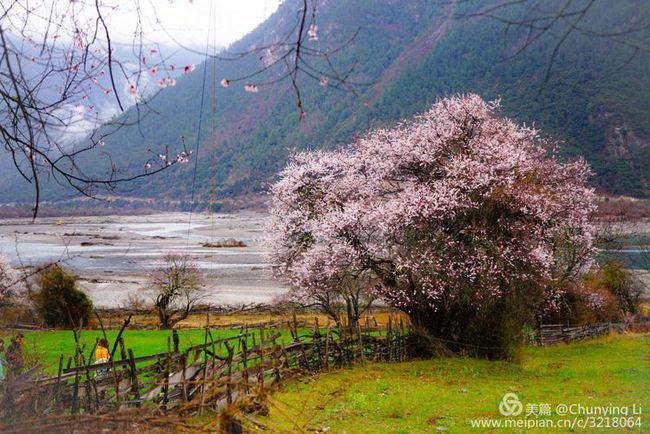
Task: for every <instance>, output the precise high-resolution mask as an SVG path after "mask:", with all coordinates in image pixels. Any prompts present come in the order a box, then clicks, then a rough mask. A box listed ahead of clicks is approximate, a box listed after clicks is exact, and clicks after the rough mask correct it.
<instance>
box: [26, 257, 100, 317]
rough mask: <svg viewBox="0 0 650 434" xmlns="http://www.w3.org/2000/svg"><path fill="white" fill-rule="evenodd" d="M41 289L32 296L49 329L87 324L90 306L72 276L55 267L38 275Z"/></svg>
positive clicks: (90, 311)
mask: <svg viewBox="0 0 650 434" xmlns="http://www.w3.org/2000/svg"><path fill="white" fill-rule="evenodd" d="M40 286H41V289H40V291H39V292H37V293H36V294H34V295H33V296H32V297H33V301H34V303H35V305H36V309H37V310H38V312H39V314H40V315H41V317H42V318H43V320H44V321H45V323H46V324H47V325H48V326H50V327H80V326H82V325H84V324H88V322H89V320H90V315H91V313H92V311H93V304H92V302H91V301H90V299H89V298H88V296H86V294H84V293H83V292H82V291H80V290H79V289H77V287H76V285H75V279H74V276H72V275H71V274H69V273H67V272H66V271H65V270H63V268H61V267H59V266H58V265H54V266H52V267H50V268H48V269H47V270H45V271H44V272H43V273H42V274H41V275H40Z"/></svg>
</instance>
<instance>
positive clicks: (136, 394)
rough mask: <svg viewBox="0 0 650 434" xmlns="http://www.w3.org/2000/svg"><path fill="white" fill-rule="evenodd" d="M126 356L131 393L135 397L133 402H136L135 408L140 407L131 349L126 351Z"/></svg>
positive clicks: (136, 373)
mask: <svg viewBox="0 0 650 434" xmlns="http://www.w3.org/2000/svg"><path fill="white" fill-rule="evenodd" d="M122 344H123V343H122ZM128 354H129V366H130V376H131V392H132V393H133V394H134V395H135V400H136V401H138V402H137V403H136V406H137V407H140V404H141V403H140V385H139V384H138V372H137V369H136V366H135V357H134V356H133V350H132V349H131V348H129V349H128Z"/></svg>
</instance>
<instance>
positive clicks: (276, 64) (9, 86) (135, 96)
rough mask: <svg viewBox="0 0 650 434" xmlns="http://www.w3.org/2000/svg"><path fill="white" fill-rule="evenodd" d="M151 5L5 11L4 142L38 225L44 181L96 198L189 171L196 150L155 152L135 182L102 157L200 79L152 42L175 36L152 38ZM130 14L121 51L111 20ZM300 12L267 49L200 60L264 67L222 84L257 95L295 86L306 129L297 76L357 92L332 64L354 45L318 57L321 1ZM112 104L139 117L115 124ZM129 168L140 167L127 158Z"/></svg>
mask: <svg viewBox="0 0 650 434" xmlns="http://www.w3.org/2000/svg"><path fill="white" fill-rule="evenodd" d="M145 1H148V0H134V1H133V2H129V3H128V4H126V3H125V2H119V1H117V0H75V1H45V0H35V1H34V0H9V1H4V2H2V3H0V137H1V138H2V141H3V145H4V149H5V151H6V152H7V153H8V155H9V156H10V158H11V160H12V162H13V165H14V166H15V168H16V170H17V171H18V172H19V173H20V175H21V176H22V178H24V179H25V180H26V181H27V182H29V183H30V184H31V185H32V186H33V191H34V202H33V203H34V207H33V216H34V218H35V217H36V216H37V215H38V207H39V203H40V202H41V199H42V198H41V190H42V185H43V183H44V182H46V181H54V182H57V183H59V184H61V185H64V186H71V187H72V188H73V189H74V190H76V191H77V192H78V193H80V194H82V195H85V196H89V197H97V195H98V194H99V193H101V192H102V191H111V190H114V189H115V188H116V187H117V186H118V185H120V184H122V183H125V182H129V181H134V180H137V179H139V178H142V177H145V176H150V175H153V174H156V173H158V172H161V171H163V170H165V169H167V168H169V167H170V166H173V165H175V164H177V163H184V162H187V161H188V159H189V155H190V154H191V153H192V150H191V149H187V148H186V147H185V143H184V142H182V141H181V140H179V143H177V144H175V145H172V146H171V147H169V146H164V147H163V146H161V147H160V149H150V154H151V155H150V158H149V159H147V161H142V162H140V164H139V165H138V164H136V165H135V166H136V167H140V168H141V169H140V170H138V171H135V172H134V171H133V169H128V170H127V169H125V168H124V167H123V165H121V164H120V161H116V159H115V156H112V155H111V154H110V153H109V152H105V151H104V149H103V148H102V147H103V145H104V143H105V139H106V138H107V137H108V136H110V135H111V134H112V133H113V132H115V131H116V130H117V129H119V128H121V127H123V126H125V125H133V124H137V123H138V122H139V121H140V120H141V119H142V117H143V116H147V115H150V114H152V113H153V111H152V110H151V108H150V107H149V105H148V101H150V100H151V98H152V97H153V96H155V94H156V93H157V92H158V91H160V90H161V88H164V87H168V86H173V85H175V83H176V78H175V77H176V76H177V75H178V74H179V73H188V72H191V71H192V70H193V69H194V65H185V66H181V67H180V68H179V67H178V66H175V65H173V64H170V63H169V58H168V57H165V55H164V53H162V52H161V51H162V47H160V46H159V45H156V44H151V43H148V42H147V39H146V36H147V35H148V32H151V31H152V30H155V31H158V32H160V31H162V32H167V29H164V28H157V29H147V28H146V23H152V22H153V23H155V22H158V20H157V19H156V17H154V19H149V20H144V19H143V17H142V8H141V2H145ZM129 7H131V8H132V9H133V10H132V13H133V14H134V16H136V17H137V19H136V24H135V28H134V29H133V33H132V35H133V36H132V40H131V41H130V42H129V43H125V42H124V41H116V40H115V38H113V37H112V32H111V28H110V20H109V19H108V18H109V17H110V15H111V14H112V13H113V12H114V11H115V10H124V9H125V8H129ZM188 7H191V5H188ZM295 7H296V20H295V23H289V25H288V27H287V28H286V30H283V31H281V32H279V33H278V34H277V35H270V36H269V42H268V43H267V44H265V45H263V46H257V47H254V48H251V49H249V50H247V51H245V52H227V51H226V52H220V53H218V52H217V48H216V46H212V47H210V45H209V42H210V41H208V45H207V46H206V50H205V52H200V51H198V52H197V53H198V54H201V55H203V56H205V58H206V59H208V58H210V57H213V58H216V59H222V60H231V61H236V60H240V59H243V58H246V57H259V58H260V60H261V63H260V67H259V68H257V69H256V70H253V71H250V73H248V74H245V75H243V76H241V77H224V79H223V80H222V81H221V84H222V85H223V86H229V85H230V84H232V83H236V82H241V83H243V84H244V86H245V89H246V90H247V91H250V92H256V91H257V89H258V88H259V87H261V86H268V85H272V84H274V83H278V82H280V81H283V80H289V81H290V82H291V84H292V86H293V89H294V92H295V95H296V100H297V107H298V113H299V118H300V119H302V117H303V116H304V110H303V103H302V99H301V95H300V87H299V85H298V77H299V75H304V76H306V77H309V78H313V79H315V80H317V81H319V82H320V83H321V85H323V86H329V87H333V88H337V89H343V90H347V91H353V90H354V89H353V87H352V84H351V83H350V80H349V76H350V74H351V73H352V69H350V70H348V71H339V70H337V69H336V68H335V67H334V65H333V63H332V62H331V60H330V56H332V55H333V54H335V53H336V52H338V51H339V50H341V49H343V48H344V47H345V46H346V45H347V44H348V43H349V41H350V40H351V39H352V38H354V36H355V35H354V34H353V35H350V38H349V39H347V40H346V41H345V42H344V43H343V44H342V45H341V46H338V47H334V48H332V49H329V50H323V49H320V48H318V46H317V45H316V41H317V40H318V26H317V24H316V0H300V1H298V2H297V3H296V4H295ZM169 36H170V37H171V35H169ZM177 43H178V45H179V46H181V47H182V48H187V49H188V50H190V51H193V50H192V49H190V48H188V47H183V46H182V44H180V43H179V42H177ZM314 59H321V60H323V62H320V63H318V64H319V65H320V64H324V65H326V67H325V69H323V68H321V67H318V66H316V64H315V63H314ZM179 71H180V72H179ZM154 72H155V73H156V74H157V75H156V77H158V78H159V81H158V83H157V85H158V86H156V85H154V86H153V89H152V87H151V86H150V85H148V84H147V83H150V82H151V75H152V73H154ZM265 72H267V73H266V74H265ZM204 74H205V69H204ZM256 80H257V81H256ZM204 85H205V84H204ZM102 98H103V99H102ZM106 98H110V99H112V101H113V103H114V104H116V105H117V107H118V108H119V111H118V114H119V112H124V111H125V110H127V109H128V108H129V107H132V110H133V113H134V116H129V117H128V118H127V117H120V116H117V117H116V118H110V119H109V118H108V117H107V116H106V114H105V113H104V112H103V111H102V110H101V109H100V106H101V104H103V101H104V100H105V99H106ZM99 99H102V100H99ZM100 125H103V128H102V129H101V130H100V129H98V128H97V127H99V126H100ZM93 128H96V129H95V130H94V132H92V133H89V134H88V135H87V136H86V137H85V138H79V139H78V141H77V142H76V143H67V142H66V140H65V139H64V138H63V133H64V132H66V131H70V130H75V131H77V132H79V131H81V132H82V133H83V132H86V131H88V132H89V131H92V130H93ZM91 150H95V152H90V151H91ZM84 155H92V158H93V159H95V160H96V159H97V158H103V159H104V162H105V172H104V173H98V172H97V171H91V170H89V169H88V167H87V160H86V161H84ZM124 159H126V160H127V161H128V163H129V165H131V166H133V163H134V162H132V161H129V156H124ZM119 160H121V158H120V159H119ZM94 166H96V164H94Z"/></svg>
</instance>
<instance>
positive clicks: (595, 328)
mask: <svg viewBox="0 0 650 434" xmlns="http://www.w3.org/2000/svg"><path fill="white" fill-rule="evenodd" d="M612 327H616V325H614V326H613V325H612V324H610V323H600V324H592V325H585V326H565V325H562V324H543V325H542V326H541V327H540V328H539V330H538V331H537V332H536V333H534V334H533V335H531V336H530V337H529V340H531V341H533V342H536V343H537V344H538V345H542V346H543V345H553V344H558V343H561V342H573V341H576V340H580V339H587V338H595V337H599V336H604V335H607V334H609V333H610V332H611V330H612Z"/></svg>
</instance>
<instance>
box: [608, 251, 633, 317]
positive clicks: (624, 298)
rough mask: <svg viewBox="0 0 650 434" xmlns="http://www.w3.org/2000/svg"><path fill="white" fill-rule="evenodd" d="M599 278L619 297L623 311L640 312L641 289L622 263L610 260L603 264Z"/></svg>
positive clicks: (629, 312)
mask: <svg viewBox="0 0 650 434" xmlns="http://www.w3.org/2000/svg"><path fill="white" fill-rule="evenodd" d="M598 280H599V283H600V284H601V285H602V286H603V287H605V288H607V289H608V290H609V292H610V293H612V294H613V295H614V296H615V297H616V298H617V300H618V304H619V305H620V308H621V310H622V311H623V313H628V314H635V313H638V311H639V298H640V297H641V291H640V290H639V288H636V287H635V285H634V282H633V280H632V279H631V278H630V275H629V273H628V272H627V271H626V270H625V269H624V268H623V266H622V265H621V264H620V263H618V262H609V263H607V264H605V265H603V266H602V268H601V270H600V273H599V276H598Z"/></svg>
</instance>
